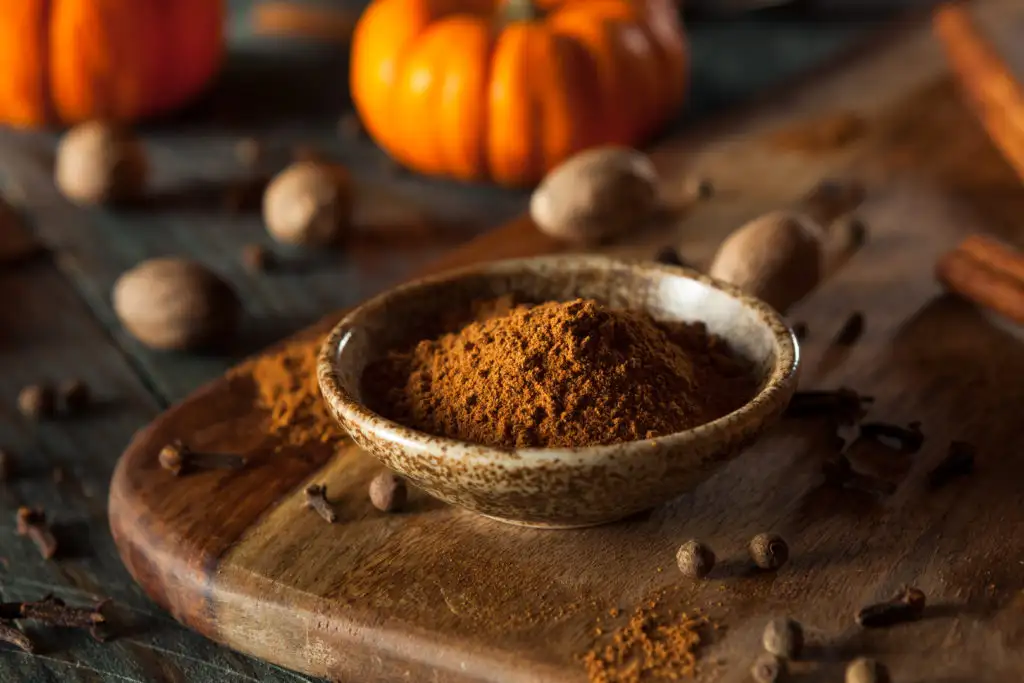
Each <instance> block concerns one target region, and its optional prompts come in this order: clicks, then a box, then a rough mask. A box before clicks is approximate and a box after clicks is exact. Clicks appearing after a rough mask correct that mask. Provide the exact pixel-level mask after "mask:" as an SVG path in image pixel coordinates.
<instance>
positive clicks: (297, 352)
mask: <svg viewBox="0 0 1024 683" xmlns="http://www.w3.org/2000/svg"><path fill="white" fill-rule="evenodd" d="M322 343H323V338H322V337H317V338H316V339H313V340H301V341H293V342H289V343H286V344H285V345H284V346H283V347H281V348H280V349H278V350H276V351H274V352H272V353H268V354H264V355H262V356H260V357H258V358H256V359H254V360H253V361H252V362H251V363H246V364H244V365H242V366H240V367H239V368H238V369H237V370H235V371H233V372H232V373H231V376H232V377H248V378H251V379H252V380H253V381H254V382H255V384H256V406H257V407H258V408H260V409H262V410H265V411H267V412H268V413H269V417H270V428H269V431H270V433H271V434H272V435H274V436H276V437H278V442H277V450H280V449H282V448H285V447H301V446H305V445H307V444H310V443H336V442H338V441H341V440H343V439H344V438H345V433H344V431H343V430H342V429H341V428H340V427H339V426H338V425H337V424H336V423H335V422H334V419H333V418H332V417H331V415H330V413H328V412H327V407H326V405H325V404H324V402H323V399H322V398H321V396H320V386H319V384H318V383H317V375H316V364H317V358H318V356H319V354H320V345H321V344H322Z"/></svg>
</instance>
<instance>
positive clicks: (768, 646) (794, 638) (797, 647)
mask: <svg viewBox="0 0 1024 683" xmlns="http://www.w3.org/2000/svg"><path fill="white" fill-rule="evenodd" d="M761 644H762V645H764V649H765V651H767V652H770V653H772V654H773V655H775V656H777V657H782V658H783V659H799V658H800V653H801V652H802V651H803V649H804V629H803V627H802V626H801V625H800V623H799V622H797V621H795V620H793V619H790V618H789V617H779V618H777V619H772V620H771V621H769V622H768V624H767V625H766V626H765V627H764V634H762V636H761Z"/></svg>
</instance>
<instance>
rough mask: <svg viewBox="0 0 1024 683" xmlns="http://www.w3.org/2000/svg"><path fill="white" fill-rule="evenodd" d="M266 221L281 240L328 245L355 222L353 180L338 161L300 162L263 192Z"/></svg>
mask: <svg viewBox="0 0 1024 683" xmlns="http://www.w3.org/2000/svg"><path fill="white" fill-rule="evenodd" d="M263 221H264V222H265V223H266V225H267V232H269V233H270V236H271V237H273V238H274V239H275V240H277V241H278V242H281V243H284V244H292V245H298V246H309V247H325V246H328V245H330V244H333V243H336V242H340V241H341V240H342V239H343V238H345V237H346V236H347V235H348V232H349V229H350V228H351V225H352V181H351V179H350V178H349V175H348V172H347V171H346V170H345V169H344V168H342V167H341V166H338V165H336V164H331V163H326V162H320V161H300V162H297V163H294V164H292V165H291V166H289V167H288V168H286V169H285V170H283V171H281V173H279V174H278V175H277V176H276V177H275V178H274V179H273V180H272V181H271V182H270V185H269V186H268V187H267V191H266V193H265V194H264V195H263Z"/></svg>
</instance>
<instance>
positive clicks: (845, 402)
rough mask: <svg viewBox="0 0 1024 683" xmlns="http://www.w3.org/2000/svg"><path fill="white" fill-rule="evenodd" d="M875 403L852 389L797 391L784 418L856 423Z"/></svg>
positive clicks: (869, 397) (872, 399) (870, 398)
mask: <svg viewBox="0 0 1024 683" xmlns="http://www.w3.org/2000/svg"><path fill="white" fill-rule="evenodd" d="M874 402H875V399H874V397H873V396H863V395H861V394H858V393H857V392H856V391H854V390H853V389H848V388H846V387H840V388H839V389H836V390H835V391H821V390H818V391H798V392H796V393H795V394H794V395H793V399H792V400H791V401H790V402H789V406H788V407H787V408H786V417H795V418H805V417H828V418H832V419H834V420H838V421H839V422H840V423H849V422H856V421H857V420H859V419H860V418H861V417H863V416H864V415H865V414H866V413H867V409H868V407H869V406H870V405H871V404H872V403H874Z"/></svg>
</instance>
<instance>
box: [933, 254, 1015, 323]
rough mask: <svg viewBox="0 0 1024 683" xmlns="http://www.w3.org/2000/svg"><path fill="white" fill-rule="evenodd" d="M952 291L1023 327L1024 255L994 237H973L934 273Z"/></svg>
mask: <svg viewBox="0 0 1024 683" xmlns="http://www.w3.org/2000/svg"><path fill="white" fill-rule="evenodd" d="M935 274H936V277H937V278H938V279H939V281H940V282H941V283H942V284H943V286H945V287H946V289H948V290H949V291H951V292H953V293H954V294H957V295H959V296H961V297H963V298H965V299H968V300H969V301H973V302H974V303H976V304H978V305H980V306H984V307H985V308H988V309H991V310H992V311H995V312H996V313H999V314H1001V315H1004V316H1006V317H1007V318H1009V319H1011V320H1013V321H1015V322H1018V323H1024V253H1022V252H1020V251H1018V250H1017V249H1014V248H1013V247H1011V246H1009V245H1007V244H1004V243H1002V242H1000V241H998V240H995V239H992V238H991V237H985V236H983V235H971V236H969V237H967V238H966V239H965V240H964V241H963V242H961V243H960V244H959V245H958V246H957V247H956V248H955V249H953V250H952V251H950V252H948V253H947V254H945V255H944V256H943V257H942V258H941V259H939V262H938V264H937V266H936V269H935Z"/></svg>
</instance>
